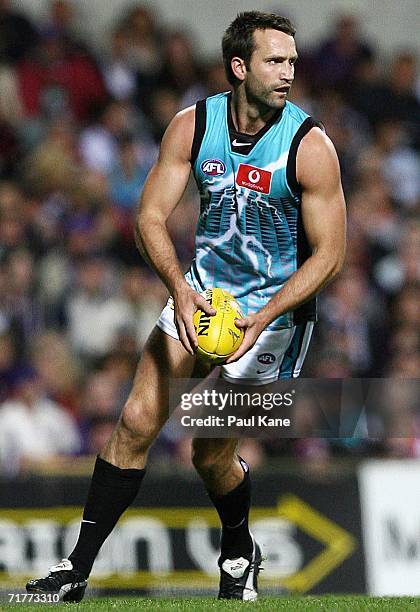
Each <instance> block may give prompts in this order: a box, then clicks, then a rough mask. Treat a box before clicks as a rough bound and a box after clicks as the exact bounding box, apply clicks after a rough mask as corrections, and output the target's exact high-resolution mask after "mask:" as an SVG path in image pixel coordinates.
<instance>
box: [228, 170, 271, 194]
mask: <svg viewBox="0 0 420 612" xmlns="http://www.w3.org/2000/svg"><path fill="white" fill-rule="evenodd" d="M271 177H272V173H271V172H269V171H268V170H262V168H256V167H255V166H250V165H249V164H239V168H238V173H237V175H236V184H237V185H240V186H241V187H246V188H247V189H252V190H253V191H258V192H259V193H270V187H271Z"/></svg>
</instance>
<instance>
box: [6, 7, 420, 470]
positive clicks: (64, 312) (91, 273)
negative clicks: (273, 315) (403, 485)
mask: <svg viewBox="0 0 420 612" xmlns="http://www.w3.org/2000/svg"><path fill="white" fill-rule="evenodd" d="M74 10H75V6H74V5H73V4H72V3H71V2H69V1H67V0H52V1H51V3H50V10H49V16H48V19H46V20H45V22H44V23H42V24H41V26H39V24H37V26H35V25H34V23H32V22H31V21H30V20H29V19H28V17H27V16H25V15H23V14H21V13H19V12H16V10H15V9H13V8H12V7H11V4H10V3H9V2H8V1H7V0H0V472H1V471H3V472H6V473H9V474H16V473H19V471H21V470H22V469H25V468H26V467H31V466H33V465H34V464H35V465H38V464H39V463H41V464H42V463H43V462H51V461H52V460H53V459H54V458H56V457H60V456H62V455H69V456H70V457H73V456H76V455H80V454H92V453H97V452H98V451H99V450H100V448H101V447H102V445H103V444H104V441H105V440H106V439H107V437H108V436H109V434H110V432H111V430H112V428H113V426H114V423H115V421H116V419H117V418H118V414H119V411H120V409H121V406H122V404H123V402H124V399H125V397H126V396H127V392H128V390H129V388H130V383H131V380H132V377H133V373H134V371H135V367H136V363H137V360H138V356H139V354H140V353H141V350H142V347H143V345H144V342H145V340H146V338H147V336H148V333H149V331H150V330H151V328H152V327H153V325H154V323H155V321H156V319H157V317H158V315H159V313H160V310H161V308H162V305H163V304H164V303H165V300H166V297H167V292H166V289H165V287H164V286H163V285H162V283H161V282H160V281H159V280H158V279H157V278H156V276H155V275H154V274H153V273H151V272H150V270H149V269H148V268H147V266H146V265H145V263H144V262H143V261H142V260H141V258H140V256H139V254H138V253H137V251H136V248H135V244H134V239H133V218H134V213H135V209H136V205H137V202H138V199H139V195H140V193H141V190H142V187H143V184H144V181H145V177H146V175H147V172H148V171H149V169H150V167H151V165H152V164H153V162H154V160H155V159H156V155H157V152H158V147H159V142H160V139H161V137H162V134H163V133H164V130H165V128H166V127H167V125H168V123H169V122H170V120H171V118H172V117H173V116H174V114H175V113H176V112H177V111H178V110H179V109H181V108H184V107H186V106H188V105H190V104H192V103H194V102H195V101H196V100H198V99H200V98H204V97H205V96H207V95H211V94H214V93H217V92H219V91H224V90H227V89H229V86H228V84H227V82H226V80H225V76H224V71H223V65H222V62H221V58H220V57H217V58H214V60H211V61H209V60H206V61H205V62H203V60H202V59H201V57H200V55H199V54H198V52H197V42H196V41H194V38H193V36H192V35H191V33H190V32H188V31H182V30H180V29H176V30H170V29H168V28H163V27H162V26H161V24H160V22H159V18H158V16H157V15H155V14H154V13H153V11H152V10H151V9H150V8H145V7H144V6H142V5H137V6H133V7H132V8H130V9H129V10H128V9H127V10H126V11H125V12H124V13H123V14H121V15H118V16H117V18H116V19H115V22H114V24H113V28H112V30H111V31H110V32H109V34H108V40H107V41H104V50H103V51H102V52H101V53H97V52H96V53H95V51H94V50H93V49H92V48H90V46H89V41H88V40H82V39H81V38H80V36H79V34H78V32H77V29H75V27H74V22H75V15H74ZM359 32H360V27H359V24H358V23H357V20H356V18H355V17H350V16H345V15H342V16H338V17H337V19H336V22H335V24H334V26H332V27H331V31H330V32H327V34H326V37H325V39H324V40H321V41H319V42H318V44H316V45H315V46H313V47H312V48H305V47H303V48H302V47H300V48H299V54H300V59H299V63H298V66H297V76H296V81H295V84H294V87H293V90H292V96H291V100H292V101H294V102H295V103H296V104H298V105H299V106H301V107H302V108H303V109H304V110H306V111H307V112H308V113H310V114H311V115H313V116H314V117H316V118H317V119H319V120H321V121H322V122H323V124H324V125H325V128H326V131H327V133H328V134H329V136H330V137H331V139H332V140H333V142H334V144H335V146H336V149H337V151H338V154H339V158H340V163H341V168H342V176H343V185H344V189H345V193H346V200H347V204H348V254H347V261H346V265H345V269H344V271H343V272H342V274H341V275H340V276H339V278H338V279H337V280H336V281H335V282H334V283H333V284H332V285H331V286H330V287H328V288H327V289H326V290H324V291H323V293H322V295H321V297H320V299H319V311H320V322H319V324H318V325H317V330H316V333H315V338H314V341H313V344H312V347H311V349H310V352H309V356H308V358H307V363H306V365H305V370H304V372H303V375H304V376H307V377H327V378H328V377H337V378H346V377H393V378H414V377H416V376H417V375H418V372H419V362H420V353H419V337H418V329H419V327H418V326H419V309H418V298H419V286H418V280H419V254H420V221H419V217H418V212H419V203H420V161H419V159H420V157H419V152H420V127H419V117H420V112H419V111H420V80H419V79H418V74H417V58H416V56H415V53H414V51H412V50H410V49H409V48H406V49H404V48H401V49H399V50H395V53H393V54H392V55H391V56H389V57H384V56H383V54H382V53H381V49H378V48H377V45H376V44H375V41H371V40H365V39H364V38H363V36H362V35H361V34H360V33H359ZM197 213H198V198H197V195H196V191H195V189H194V186H193V185H191V186H190V187H189V188H188V189H187V191H186V193H185V195H184V197H183V200H182V202H181V203H180V205H179V207H178V208H177V210H176V211H175V213H174V215H173V216H172V218H171V220H170V226H171V233H172V236H173V238H174V241H175V243H176V246H177V250H178V254H179V257H180V259H181V261H182V263H183V265H184V266H185V268H187V267H188V265H189V262H190V259H191V255H192V250H193V243H194V230H195V223H196V220H197ZM396 384H397V383H396ZM407 418H408V421H409V426H408V427H409V429H410V431H412V434H410V435H409V436H407V437H406V438H405V439H404V440H400V441H399V443H396V444H384V445H382V447H381V449H380V450H379V451H377V452H383V453H385V454H390V455H397V456H401V455H402V456H415V455H420V448H419V447H420V444H419V443H418V442H417V440H418V438H420V433H419V431H418V429H419V426H420V424H419V423H417V422H416V419H415V418H414V417H413V418H412V415H410V414H409V415H408V416H407ZM309 421H310V418H309ZM308 427H309V425H308ZM244 444H246V445H247V447H248V451H247V452H248V456H249V457H250V461H251V463H252V462H253V463H254V464H255V465H258V464H261V463H262V462H264V460H265V458H266V457H270V456H273V455H274V456H278V455H285V454H286V455H290V454H292V455H294V456H296V457H298V458H302V460H312V459H313V458H315V459H318V460H319V459H321V460H322V459H323V458H325V457H326V458H328V457H330V456H331V455H332V454H334V453H335V452H336V450H337V448H339V450H338V452H351V453H357V452H366V445H360V444H357V442H356V443H353V444H350V443H348V441H347V443H346V444H344V443H342V444H341V443H340V442H339V441H337V443H336V444H335V445H334V444H330V443H328V442H326V441H323V440H319V439H317V438H311V437H308V438H307V439H305V440H299V441H289V442H288V443H287V444H286V443H284V444H283V443H281V444H280V443H276V442H274V443H273V444H268V443H267V444H266V443H264V444H262V443H259V442H256V441H255V440H254V441H248V442H245V443H244ZM187 447H188V443H187V442H185V441H184V442H180V441H176V440H174V439H172V438H171V436H170V433H165V432H164V434H163V436H162V437H161V439H160V441H158V442H157V443H156V445H155V447H154V449H153V452H154V454H155V455H156V456H160V457H161V458H162V460H163V461H166V459H167V458H168V457H171V458H172V459H173V460H177V461H179V462H180V463H187V456H188V448H187ZM243 452H244V453H245V452H246V451H245V450H244V451H243Z"/></svg>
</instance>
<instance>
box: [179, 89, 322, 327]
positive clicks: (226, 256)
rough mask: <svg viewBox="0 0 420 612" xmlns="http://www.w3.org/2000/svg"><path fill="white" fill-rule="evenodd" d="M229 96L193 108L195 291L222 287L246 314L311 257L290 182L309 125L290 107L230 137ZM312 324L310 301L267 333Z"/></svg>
mask: <svg viewBox="0 0 420 612" xmlns="http://www.w3.org/2000/svg"><path fill="white" fill-rule="evenodd" d="M230 100H231V93H230V92H229V93H222V94H218V95H215V96H212V97H210V98H207V99H206V100H201V101H200V102H198V103H197V105H196V120H195V133H194V140H193V145H192V159H191V164H192V169H193V173H194V176H195V179H196V182H197V185H198V189H199V192H200V198H201V208H200V217H199V221H198V226H197V233H196V242H195V258H194V261H193V263H192V265H191V268H190V270H189V273H188V275H187V278H188V276H189V277H190V282H191V280H192V283H193V285H194V286H195V287H196V288H197V289H198V290H201V289H204V288H209V287H221V288H223V289H226V290H227V291H229V292H230V293H231V294H232V295H233V296H234V297H235V298H236V299H237V300H238V302H239V304H240V306H241V308H242V311H243V313H244V315H246V314H248V313H254V312H256V311H258V310H259V309H261V308H262V307H263V306H264V305H265V304H266V303H267V302H268V301H269V299H270V298H271V297H272V296H273V295H274V294H275V293H276V292H277V291H279V290H280V289H281V288H282V287H283V285H284V284H285V282H286V281H287V280H288V279H289V278H290V276H291V275H292V274H293V273H294V272H295V271H296V270H297V268H298V267H299V266H300V265H302V263H303V262H304V261H305V259H306V258H307V257H308V256H309V255H310V249H309V246H308V243H307V240H306V236H305V232H304V228H303V223H302V217H301V207H300V203H301V199H300V195H301V192H300V189H299V185H298V183H297V180H296V153H297V149H298V146H299V143H300V141H301V139H302V138H303V136H304V135H305V134H306V133H307V132H308V131H309V130H310V129H311V128H312V127H314V126H315V125H319V124H317V122H315V121H314V120H313V119H312V118H311V117H309V116H308V115H307V114H306V113H305V112H304V111H302V110H301V109H300V108H298V107H297V106H296V105H294V104H292V103H291V102H286V105H285V107H284V108H283V109H282V110H279V111H278V112H277V113H276V114H275V115H274V116H273V118H272V119H271V121H270V122H269V123H267V124H266V125H265V126H264V127H263V128H262V130H260V132H258V133H257V134H256V135H254V136H250V135H248V134H241V133H238V132H237V131H235V127H234V124H233V120H232V116H231V110H230ZM315 319H316V304H315V300H312V301H311V302H308V303H306V304H304V305H303V306H301V307H299V308H298V309H296V310H295V311H294V312H289V313H286V314H284V315H282V316H281V317H279V318H278V319H276V320H275V321H273V323H271V324H270V325H269V327H268V328H267V330H276V329H282V328H286V327H291V326H293V325H296V324H298V323H302V322H304V321H308V320H315Z"/></svg>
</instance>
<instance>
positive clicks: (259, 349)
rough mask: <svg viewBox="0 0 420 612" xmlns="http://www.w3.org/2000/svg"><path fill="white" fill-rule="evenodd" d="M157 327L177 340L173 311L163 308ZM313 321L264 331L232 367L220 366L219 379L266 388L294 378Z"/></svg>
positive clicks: (300, 363)
mask: <svg viewBox="0 0 420 612" xmlns="http://www.w3.org/2000/svg"><path fill="white" fill-rule="evenodd" d="M156 325H157V326H158V327H159V328H160V329H161V330H162V331H164V332H165V333H166V334H168V335H169V336H171V337H172V338H175V339H176V340H179V337H178V331H177V329H176V326H175V323H174V311H173V308H172V307H171V305H170V304H169V303H168V304H166V306H165V308H164V309H163V310H162V313H161V315H160V317H159V319H158V321H157V323H156ZM313 327H314V323H313V321H308V322H306V323H301V324H299V325H296V326H295V327H289V328H287V329H280V330H278V331H264V332H262V333H261V334H260V336H259V338H258V340H257V341H256V343H255V344H254V346H253V347H252V348H251V349H250V350H249V351H247V352H246V353H245V355H243V356H242V357H241V358H240V359H239V360H238V361H235V363H230V364H229V365H222V366H221V375H222V378H224V379H225V380H228V381H229V382H232V383H238V384H239V383H243V382H245V381H244V379H246V382H247V383H248V384H254V385H265V384H268V383H272V382H275V381H276V380H278V379H279V378H297V377H298V376H299V374H300V371H301V369H302V365H303V362H304V360H305V357H306V353H307V351H308V347H309V343H310V341H311V336H312V330H313Z"/></svg>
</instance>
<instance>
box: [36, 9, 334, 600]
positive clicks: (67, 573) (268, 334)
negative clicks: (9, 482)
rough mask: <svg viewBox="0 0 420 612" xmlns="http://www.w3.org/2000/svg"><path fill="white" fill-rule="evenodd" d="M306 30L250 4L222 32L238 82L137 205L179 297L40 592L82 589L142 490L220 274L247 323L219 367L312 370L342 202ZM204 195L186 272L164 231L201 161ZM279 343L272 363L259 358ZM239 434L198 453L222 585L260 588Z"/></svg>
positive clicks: (203, 111)
mask: <svg viewBox="0 0 420 612" xmlns="http://www.w3.org/2000/svg"><path fill="white" fill-rule="evenodd" d="M294 34H295V30H294V28H293V26H292V25H291V23H290V22H289V21H288V20H287V19H285V18H282V17H279V16H276V15H270V14H264V13H259V12H255V11H253V12H247V13H242V14H240V15H238V16H237V18H236V19H235V20H234V21H233V22H232V24H231V25H230V26H229V28H228V29H227V31H226V33H225V35H224V38H223V59H224V63H225V68H226V74H227V77H228V80H229V82H230V83H231V85H232V89H233V92H228V93H221V94H218V95H215V96H212V97H210V98H207V99H206V100H203V101H200V102H198V103H197V104H196V105H195V106H194V107H191V108H187V109H185V110H183V111H181V112H180V113H178V114H177V115H176V116H175V118H174V119H173V121H172V122H171V124H170V125H169V127H168V129H167V131H166V133H165V135H164V137H163V140H162V145H161V150H160V155H159V159H158V161H157V163H156V164H155V166H154V167H153V169H152V170H151V172H150V175H149V177H148V180H147V183H146V186H145V188H144V191H143V195H142V199H141V204H140V207H139V212H138V217H137V225H136V238H137V244H138V247H139V250H140V252H141V253H142V254H143V256H144V257H145V258H146V259H147V261H148V262H149V263H150V265H151V266H152V267H153V269H154V270H155V271H156V273H157V274H158V275H159V276H160V278H161V279H162V280H163V282H164V283H165V284H166V286H167V288H168V290H169V292H170V294H171V295H172V297H173V300H170V301H169V302H168V304H167V306H166V307H165V308H164V310H163V312H162V315H161V317H160V319H159V320H158V322H157V326H156V328H155V329H154V331H153V332H152V334H151V336H150V338H149V340H148V342H147V345H146V347H145V349H144V351H143V354H142V356H141V360H140V363H139V366H138V370H137V374H136V377H135V380H134V384H133V388H132V391H131V393H130V396H129V398H128V400H127V403H126V404H125V406H124V408H123V411H122V414H121V417H120V419H119V422H118V424H117V426H116V428H115V430H114V432H113V434H112V436H111V438H110V440H109V441H108V443H107V444H106V446H105V448H104V449H103V450H102V452H101V453H100V456H98V458H97V461H96V465H95V469H94V473H93V477H92V482H91V486H90V490H89V494H88V498H87V502H86V506H85V509H84V513H83V520H82V524H81V529H80V535H79V539H78V542H77V544H76V547H75V549H74V550H73V552H72V553H71V554H70V555H69V557H68V559H64V560H63V561H62V562H61V563H60V564H59V565H57V566H55V567H53V568H51V570H50V573H49V574H48V576H47V577H46V578H42V579H39V580H32V581H30V582H29V583H28V585H27V589H28V591H30V592H42V593H51V592H59V593H60V594H61V596H63V598H64V599H65V600H67V601H70V600H80V599H81V598H82V597H83V593H84V590H85V588H86V583H87V582H86V581H87V578H88V576H89V574H90V571H91V568H92V565H93V562H94V559H95V557H96V555H97V553H98V551H99V549H100V547H101V545H102V544H103V542H104V541H105V539H106V538H107V536H108V535H109V533H110V532H111V531H112V529H113V528H114V526H115V524H116V523H117V521H118V519H119V517H120V516H121V514H122V513H123V512H124V511H125V510H126V508H127V507H128V506H129V505H130V504H131V503H132V502H133V500H134V499H135V497H136V495H137V493H138V491H139V487H140V484H141V481H142V479H143V476H144V474H145V466H146V459H147V453H148V449H149V448H150V446H151V444H152V443H153V441H154V439H155V438H156V436H157V435H158V433H159V431H160V429H161V428H162V426H163V424H164V423H165V420H166V419H167V415H168V387H169V380H170V379H171V378H176V377H182V378H188V377H190V376H191V374H192V372H193V368H194V365H195V361H196V356H195V351H196V348H197V338H196V334H195V330H194V326H193V321H192V319H193V313H194V312H195V311H196V310H197V309H202V310H203V311H205V312H207V313H208V314H209V315H212V314H214V310H213V309H212V308H211V307H210V306H209V304H208V303H207V302H206V301H205V299H204V298H203V297H202V296H201V295H200V292H201V291H202V290H203V289H204V288H210V287H222V288H224V289H226V290H228V291H229V292H230V293H231V294H232V295H233V296H234V297H235V298H236V299H237V300H238V302H239V304H240V306H241V308H242V310H243V312H244V314H245V316H244V318H243V319H241V320H240V321H239V322H238V326H239V327H242V328H243V329H244V332H245V336H244V340H243V342H242V344H241V346H240V347H239V349H238V350H237V351H236V353H234V354H233V355H232V356H231V357H230V358H229V359H228V360H227V362H226V364H225V365H224V366H223V367H222V374H221V375H222V376H223V377H224V378H225V379H227V380H228V381H231V382H232V383H235V382H237V381H240V380H243V379H253V380H254V382H255V381H256V382H259V383H260V384H265V383H269V382H272V381H275V380H277V379H278V378H290V377H296V376H298V375H299V372H300V369H301V367H302V363H303V360H304V357H305V354H306V351H307V348H308V344H309V341H310V337H311V332H312V327H313V324H314V321H315V318H316V313H315V296H316V294H317V293H318V292H319V291H320V290H321V289H322V288H323V287H324V286H325V285H326V284H327V283H328V282H329V281H331V279H332V278H334V276H335V275H336V274H337V272H338V271H339V270H340V268H341V266H342V262H343V257H344V249H345V205H344V198H343V192H342V188H341V181H340V170H339V164H338V160H337V155H336V153H335V150H334V147H333V145H332V143H331V141H330V140H329V138H328V137H327V136H326V135H325V133H324V131H323V129H322V127H321V126H320V125H319V124H317V122H316V121H315V120H314V119H312V118H311V117H309V116H308V115H307V114H306V113H305V112H304V111H303V110H301V109H300V108H298V107H297V106H295V105H294V104H292V103H290V102H289V101H288V100H287V97H288V94H289V91H290V88H291V86H292V83H293V78H294V73H295V63H296V60H297V53H296V46H295V40H294ZM191 171H192V172H193V174H194V177H195V179H196V182H197V185H198V189H199V192H200V197H201V211H200V218H199V221H198V227H197V235H196V251H195V258H194V260H193V262H192V265H191V267H190V269H189V271H188V272H187V273H186V274H184V273H183V271H182V269H181V266H180V263H179V261H178V259H177V256H176V253H175V248H174V245H173V243H172V241H171V239H170V237H169V234H168V230H167V225H166V224H167V220H168V217H169V216H170V214H171V212H172V211H173V210H174V208H175V207H176V206H177V204H178V202H179V201H180V199H181V197H182V195H183V192H184V190H185V188H186V185H187V182H188V179H189V176H190V172H191ZM263 353H270V354H271V355H273V356H274V358H273V359H271V360H270V361H271V363H265V364H264V367H263V368H261V363H260V362H259V361H258V356H259V355H261V354H263ZM236 449H237V440H235V439H194V440H193V457H192V461H193V464H194V466H195V468H196V469H197V471H198V473H199V475H200V476H201V478H202V479H203V481H204V484H205V486H206V489H207V491H208V493H209V496H210V499H211V500H212V502H213V504H214V506H215V508H216V510H217V512H218V514H219V516H220V520H221V523H222V536H221V554H220V558H219V567H220V572H221V578H220V590H219V597H220V598H226V599H240V600H254V599H256V597H257V575H258V569H259V565H260V562H261V553H260V550H259V547H258V545H257V544H256V542H255V541H254V539H253V537H252V535H251V534H250V531H249V528H248V512H249V507H250V493H251V482H250V475H249V469H248V465H247V464H246V462H245V460H243V459H241V458H240V457H238V455H237V454H236Z"/></svg>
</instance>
